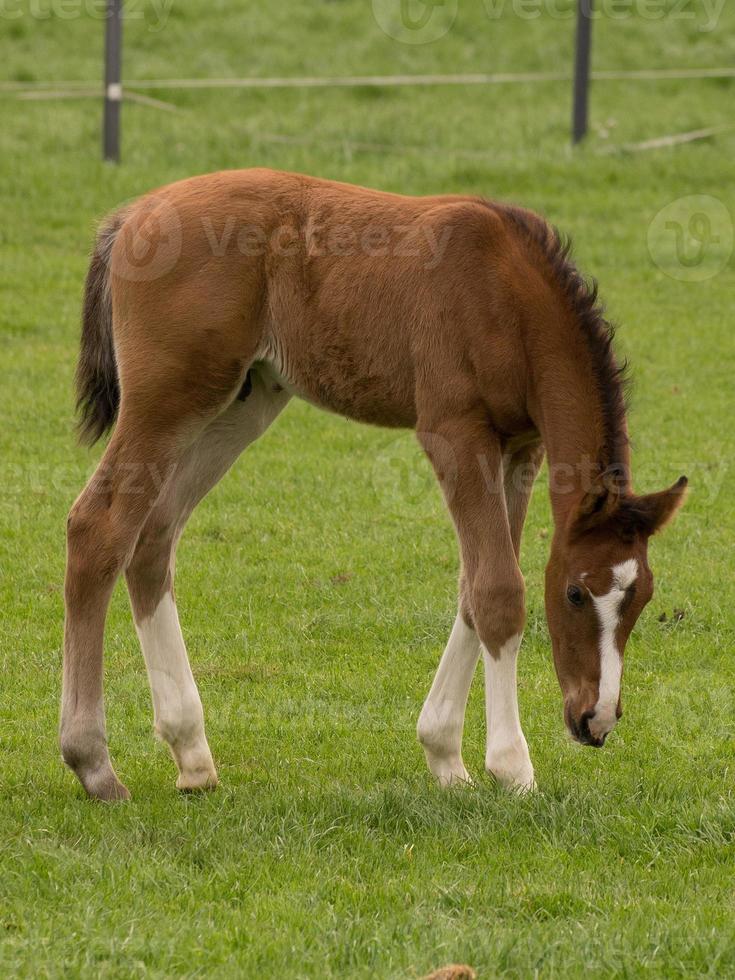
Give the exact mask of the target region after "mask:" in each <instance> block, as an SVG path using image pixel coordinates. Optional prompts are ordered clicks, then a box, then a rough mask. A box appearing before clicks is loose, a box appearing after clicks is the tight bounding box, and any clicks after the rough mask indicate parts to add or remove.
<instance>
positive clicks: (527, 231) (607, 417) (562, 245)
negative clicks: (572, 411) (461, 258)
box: [492, 204, 630, 479]
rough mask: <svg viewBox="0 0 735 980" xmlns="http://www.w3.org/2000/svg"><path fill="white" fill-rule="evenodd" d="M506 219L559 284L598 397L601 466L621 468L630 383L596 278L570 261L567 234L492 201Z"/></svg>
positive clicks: (528, 214)
mask: <svg viewBox="0 0 735 980" xmlns="http://www.w3.org/2000/svg"><path fill="white" fill-rule="evenodd" d="M492 206H493V207H494V208H496V209H498V210H499V211H500V213H501V214H502V215H503V216H504V217H505V218H507V219H508V220H509V221H510V222H511V223H512V225H513V227H514V228H515V229H516V230H517V231H518V232H520V234H521V236H522V237H523V238H524V239H525V240H526V241H527V242H530V243H531V245H533V246H534V247H535V248H536V249H537V250H538V251H539V252H540V253H541V254H542V256H543V258H544V260H545V263H546V265H547V267H548V270H549V273H550V275H551V277H552V279H553V280H554V282H555V283H556V284H557V285H558V286H559V288H560V290H561V292H562V294H563V295H564V297H565V298H566V300H567V302H568V304H569V307H570V309H571V311H572V313H573V315H574V317H575V319H576V320H577V323H578V324H579V328H580V330H581V331H582V333H583V335H584V337H585V340H586V341H587V346H588V349H589V352H590V357H591V361H592V368H593V371H594V374H595V382H596V386H597V390H598V393H599V396H600V406H601V409H602V418H603V426H604V443H603V448H602V458H601V459H600V461H599V462H600V467H601V469H603V470H604V469H617V468H621V469H623V470H625V471H626V473H625V478H626V479H627V477H628V474H627V465H626V455H627V454H626V447H627V445H628V435H627V430H626V424H625V414H626V408H627V401H626V396H627V393H628V390H629V388H630V376H629V366H628V362H627V360H626V361H622V362H621V363H619V362H618V360H617V358H616V357H615V350H614V346H613V341H614V339H615V327H614V325H613V324H612V323H610V322H609V321H608V320H606V319H605V312H604V308H603V306H602V304H601V302H600V301H599V296H598V287H597V281H596V280H595V279H589V280H587V279H585V277H584V276H583V275H582V274H581V272H580V271H579V269H577V267H576V265H575V264H574V262H573V261H572V258H571V251H572V243H571V239H570V238H568V237H566V236H563V235H561V234H560V233H559V231H558V230H557V229H556V228H554V227H553V226H552V225H549V224H548V223H547V222H546V221H544V219H543V218H541V217H539V216H538V215H537V214H534V213H533V212H531V211H526V210H524V209H522V208H516V207H512V206H509V205H496V204H494V205H492Z"/></svg>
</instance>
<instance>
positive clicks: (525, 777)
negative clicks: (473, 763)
mask: <svg viewBox="0 0 735 980" xmlns="http://www.w3.org/2000/svg"><path fill="white" fill-rule="evenodd" d="M487 773H488V775H489V776H492V778H493V779H494V780H495V782H496V783H499V784H500V785H501V786H502V787H503V789H506V790H508V792H509V793H518V794H520V795H523V794H525V793H535V792H536V790H537V789H538V787H537V785H536V779H535V777H534V773H533V769H530V770H528V769H527V770H521V771H520V772H517V773H514V772H507V771H503V770H502V769H492V768H490V767H489V766H488V767H487Z"/></svg>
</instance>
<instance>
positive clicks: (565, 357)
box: [60, 169, 687, 801]
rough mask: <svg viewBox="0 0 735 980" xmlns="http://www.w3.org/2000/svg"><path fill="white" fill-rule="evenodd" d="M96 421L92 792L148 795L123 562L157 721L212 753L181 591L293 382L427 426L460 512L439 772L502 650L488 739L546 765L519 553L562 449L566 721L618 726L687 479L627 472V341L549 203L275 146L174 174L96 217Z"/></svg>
mask: <svg viewBox="0 0 735 980" xmlns="http://www.w3.org/2000/svg"><path fill="white" fill-rule="evenodd" d="M76 382H77V392H78V410H79V413H80V439H81V440H82V441H83V442H87V443H90V444H91V443H93V442H94V441H95V440H96V439H98V438H100V437H101V436H102V435H103V434H104V433H106V432H107V431H108V430H110V429H111V428H114V431H113V434H112V436H111V438H110V440H109V443H108V445H107V447H106V450H105V452H104V454H103V456H102V459H101V462H100V464H99V466H98V468H97V469H96V470H95V472H94V475H93V476H92V478H91V479H90V481H89V483H88V484H87V486H86V487H85V488H84V490H83V491H82V493H81V495H80V496H79V498H78V499H77V500H76V502H75V503H74V505H73V507H72V509H71V511H70V514H69V517H68V522H67V568H66V578H65V610H66V615H65V631H64V669H63V691H62V708H61V721H60V743H61V752H62V757H63V759H64V761H65V762H66V763H67V764H68V766H70V767H71V769H72V770H73V771H74V772H75V774H76V776H77V777H78V779H79V780H80V781H81V783H82V785H83V787H84V789H85V790H86V792H87V793H88V794H89V796H90V797H93V798H97V799H100V800H106V801H113V800H122V799H127V798H128V797H129V793H128V790H127V789H126V787H125V786H124V785H123V784H122V783H121V782H120V780H119V779H118V777H117V776H116V774H115V771H114V769H113V767H112V763H111V761H110V756H109V752H108V747H107V740H106V731H105V710H104V703H103V693H102V678H103V632H104V624H105V617H106V611H107V607H108V604H109V600H110V596H111V593H112V590H113V586H114V584H115V582H116V580H117V578H118V577H119V576H120V575H121V574H124V576H125V578H126V581H127V586H128V591H129V595H130V601H131V606H132V612H133V617H134V621H135V627H136V630H137V633H138V636H139V639H140V644H141V646H142V650H143V655H144V659H145V662H146V667H147V672H148V676H149V680H150V685H151V689H152V700H153V709H154V727H155V732H156V734H157V735H158V737H159V738H161V739H162V740H163V741H165V742H166V743H167V744H168V746H169V747H170V750H171V754H172V756H173V759H174V761H175V763H176V766H177V768H178V778H177V781H176V785H177V787H178V788H179V789H181V790H199V789H206V788H212V787H214V786H215V785H216V784H217V772H216V769H215V765H214V762H213V759H212V754H211V751H210V748H209V745H208V742H207V738H206V734H205V728H204V715H203V709H202V703H201V699H200V696H199V693H198V690H197V686H196V683H195V681H194V678H193V675H192V671H191V668H190V665H189V661H188V659H187V653H186V648H185V645H184V640H183V637H182V633H181V629H180V625H179V618H178V613H177V607H176V601H175V597H174V561H175V555H176V548H177V544H178V541H179V538H180V536H181V534H182V531H183V530H184V526H185V524H186V522H187V519H188V518H189V516H190V515H191V513H192V511H193V510H194V508H195V507H196V505H197V504H198V503H199V501H200V500H201V499H202V498H203V497H204V496H205V495H206V494H207V492H208V491H209V490H210V489H211V488H212V487H213V486H214V485H215V484H216V483H217V482H218V481H219V480H220V478H221V477H222V476H223V475H224V474H225V472H226V471H227V470H228V469H229V468H230V466H231V465H232V464H233V462H234V461H235V460H236V459H237V457H238V456H239V455H240V454H241V452H242V451H243V450H244V449H245V448H246V446H248V445H249V444H251V443H252V442H253V441H254V440H256V439H257V438H258V437H259V436H260V435H261V434H262V433H263V432H264V431H265V430H266V429H267V428H268V426H269V425H270V424H271V423H272V422H273V420H274V419H275V418H276V417H277V416H278V415H279V413H280V412H281V411H282V410H283V409H284V407H285V406H286V404H287V403H288V401H289V399H290V398H291V397H292V396H297V397H299V398H302V399H305V400H306V401H307V402H310V403H312V404H313V405H316V406H319V407H320V408H323V409H326V410H329V411H332V412H336V413H339V414H340V415H342V416H346V417H348V418H350V419H354V420H358V421H361V422H365V423H370V424H373V425H380V426H389V427H398V428H408V429H413V430H414V431H415V432H416V434H417V437H418V440H419V442H420V444H421V446H422V447H423V449H424V451H425V452H426V455H427V456H428V458H429V461H430V463H431V465H432V467H433V469H434V471H435V474H436V477H437V479H438V482H439V485H440V486H441V489H442V491H443V494H444V498H445V501H446V505H447V507H448V510H449V512H450V514H451V517H452V519H453V521H454V525H455V528H456V533H457V538H458V545H459V555H460V575H459V589H458V593H459V596H458V608H457V614H456V620H455V622H454V626H453V628H452V630H451V635H450V637H449V640H448V643H447V646H446V649H445V650H444V653H443V655H442V657H441V660H440V663H439V667H438V671H437V673H436V677H435V679H434V681H433V684H432V686H431V690H430V692H429V694H428V697H427V698H426V701H425V703H424V706H423V708H422V710H421V713H420V716H419V720H418V726H417V734H418V739H419V741H420V743H421V744H422V746H423V749H424V752H425V755H426V760H427V763H428V767H429V770H430V771H431V773H432V774H433V775H434V777H436V779H437V780H438V782H439V783H440V784H441V785H442V786H450V785H454V784H462V783H467V782H469V781H470V776H469V774H468V772H467V770H466V768H465V765H464V762H463V759H462V732H463V727H464V716H465V708H466V703H467V697H468V693H469V689H470V684H471V681H472V678H473V674H474V673H475V668H476V665H477V663H478V661H479V660H480V658H481V657H482V660H483V662H484V668H485V681H486V685H485V686H486V707H487V750H486V756H485V767H486V769H487V771H488V772H489V773H490V774H492V776H494V777H495V779H497V780H498V781H499V782H500V783H501V784H502V785H503V786H505V787H508V788H509V789H511V790H515V791H519V792H524V791H528V790H531V789H533V788H534V787H535V776H534V769H533V765H532V763H531V759H530V756H529V750H528V745H527V742H526V739H525V736H524V734H523V730H522V728H521V723H520V718H519V711H518V702H517V692H516V687H517V684H516V664H517V657H518V651H519V647H520V644H521V634H522V632H523V628H524V621H525V598H524V580H523V576H522V574H521V571H520V567H519V551H520V543H521V532H522V528H523V524H524V519H525V517H526V511H527V506H528V502H529V495H530V493H531V488H532V486H533V482H534V479H535V477H536V475H537V473H538V470H539V468H540V466H541V463H542V459H543V457H544V454H546V456H547V458H548V470H549V492H550V500H551V508H552V512H553V520H554V532H553V537H552V540H551V548H550V556H549V561H548V565H547V568H546V579H545V606H546V617H547V622H548V627H549V632H550V636H551V646H552V651H553V658H554V664H555V668H556V673H557V676H558V680H559V683H560V686H561V691H562V696H563V706H564V707H563V713H564V720H565V723H566V727H567V728H568V730H569V732H570V734H571V736H572V738H573V739H575V740H576V741H578V742H580V743H583V744H585V745H590V746H596V747H600V746H602V745H603V744H604V742H605V739H606V738H607V736H608V735H609V733H610V732H611V731H612V729H613V727H614V726H615V724H616V721H617V720H618V719H619V717H620V715H621V694H620V690H621V678H622V672H623V652H624V649H625V644H626V641H627V639H628V636H629V635H630V632H631V630H632V629H633V626H634V624H635V622H636V621H637V619H638V617H639V616H640V614H641V612H642V610H643V608H644V606H645V605H646V604H647V603H648V602H649V600H650V599H651V596H652V594H653V576H652V573H651V569H650V567H649V564H648V542H649V539H650V537H651V536H652V535H653V534H654V533H655V532H657V531H658V530H659V529H661V528H662V527H663V526H664V525H665V524H667V523H668V522H669V521H670V520H671V519H672V517H673V516H674V514H675V513H676V511H677V510H678V509H679V507H680V506H681V504H682V502H683V501H684V498H685V494H686V489H687V479H686V477H682V478H681V479H679V480H678V481H677V482H676V483H674V484H673V486H671V487H669V488H668V489H666V490H664V491H661V492H656V493H649V494H645V495H638V494H636V493H635V492H634V490H633V486H632V477H631V467H630V446H629V439H628V432H627V423H626V399H625V388H626V377H625V365H622V364H620V363H619V362H618V360H617V359H616V356H615V353H614V348H613V329H612V327H611V325H610V324H609V323H608V322H607V320H606V319H605V316H604V311H603V309H602V307H601V305H600V303H599V301H598V298H597V286H596V284H595V283H594V281H590V280H587V279H586V278H584V277H583V276H582V274H581V273H580V272H579V271H578V269H577V267H576V265H575V264H574V262H573V260H572V258H571V252H570V246H569V242H568V240H567V239H566V238H563V237H562V236H561V235H560V234H559V232H558V231H557V230H556V229H555V228H554V227H552V226H551V225H550V224H549V223H548V222H547V221H546V220H545V219H544V218H542V217H541V216H539V215H537V214H535V213H533V212H531V211H529V210H526V209H523V208H520V207H517V206H514V205H510V204H505V203H498V202H495V201H491V200H486V199H484V198H482V197H475V196H469V195H468V196H463V195H439V196H433V197H410V196H403V195H398V194H391V193H384V192H381V191H377V190H370V189H367V188H363V187H357V186H352V185H348V184H343V183H337V182H333V181H329V180H322V179H317V178H313V177H308V176H303V175H298V174H290V173H282V172H276V171H271V170H265V169H251V170H239V171H225V172H219V173H214V174H210V175H205V176H197V177H193V178H190V179H187V180H183V181H179V182H176V183H174V184H171V185H169V186H166V187H164V188H162V189H159V190H156V191H153V192H151V193H149V194H147V195H145V196H143V197H142V198H140V199H139V200H138V201H136V202H134V203H132V204H128V205H126V206H123V207H122V208H120V209H119V210H118V211H116V212H115V213H114V214H113V215H112V216H111V217H110V218H109V219H107V220H106V221H105V222H104V223H103V224H102V225H101V226H100V229H99V232H98V235H97V239H96V244H95V246H94V250H93V253H92V257H91V262H90V266H89V272H88V275H87V279H86V291H85V299H84V310H83V318H82V336H81V353H80V356H79V363H78V368H77V375H76Z"/></svg>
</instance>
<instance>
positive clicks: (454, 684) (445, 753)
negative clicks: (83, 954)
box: [416, 609, 480, 786]
mask: <svg viewBox="0 0 735 980" xmlns="http://www.w3.org/2000/svg"><path fill="white" fill-rule="evenodd" d="M479 657H480V641H479V640H478V638H477V633H475V631H474V629H473V628H472V626H470V625H468V624H467V622H466V621H465V619H464V617H463V615H462V611H461V609H460V611H459V612H458V613H457V618H456V620H455V622H454V626H453V627H452V632H451V635H450V637H449V642H448V643H447V646H446V649H445V650H444V653H443V655H442V658H441V661H440V663H439V669H438V670H437V672H436V677H435V678H434V683H433V684H432V685H431V690H430V691H429V696H428V697H427V698H426V701H425V702H424V707H423V708H422V710H421V715H420V716H419V723H418V726H417V729H416V732H417V735H418V738H419V742H421V744H422V745H423V747H424V752H425V754H426V761H427V763H428V766H429V769H430V770H431V772H432V773H433V774H434V776H436V778H437V779H438V780H439V783H440V785H441V786H451V785H452V784H453V783H469V782H471V779H470V776H469V773H468V772H467V770H466V769H465V766H464V762H463V761H462V731H463V729H464V715H465V709H466V707H467V697H468V695H469V693H470V686H471V684H472V677H473V675H474V673H475V667H476V666H477V661H478V659H479Z"/></svg>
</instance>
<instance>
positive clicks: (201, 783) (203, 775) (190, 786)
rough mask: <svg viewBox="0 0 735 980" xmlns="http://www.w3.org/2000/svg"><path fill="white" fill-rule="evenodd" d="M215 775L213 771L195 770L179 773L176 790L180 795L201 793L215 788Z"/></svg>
mask: <svg viewBox="0 0 735 980" xmlns="http://www.w3.org/2000/svg"><path fill="white" fill-rule="evenodd" d="M218 782H219V780H218V779H217V773H216V772H215V770H214V769H195V770H193V771H191V772H182V773H179V778H178V779H177V780H176V789H178V790H180V791H181V792H182V793H203V792H205V791H207V790H213V789H216V788H217V783H218Z"/></svg>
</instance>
